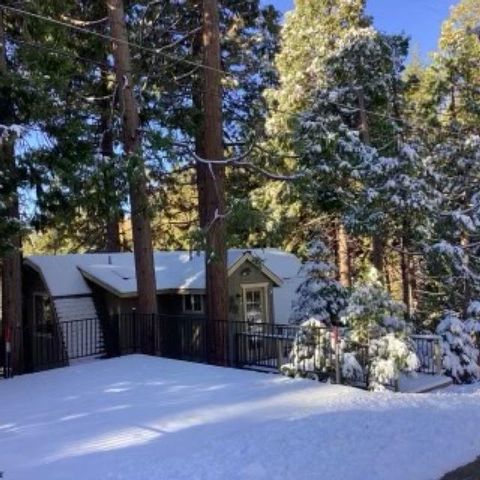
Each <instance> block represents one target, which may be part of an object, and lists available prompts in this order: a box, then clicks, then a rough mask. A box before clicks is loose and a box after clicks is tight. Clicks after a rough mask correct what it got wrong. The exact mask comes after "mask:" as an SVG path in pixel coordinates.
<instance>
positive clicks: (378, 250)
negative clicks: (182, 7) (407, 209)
mask: <svg viewBox="0 0 480 480" xmlns="http://www.w3.org/2000/svg"><path fill="white" fill-rule="evenodd" d="M358 108H359V112H360V131H361V132H362V138H363V142H364V143H365V144H366V145H370V130H369V127H368V118H367V111H366V108H365V97H364V94H363V90H362V89H360V90H359V91H358ZM383 256H384V243H383V238H382V235H381V233H375V234H374V235H373V237H372V255H371V259H372V263H373V266H374V267H375V268H376V269H377V270H378V273H379V274H380V276H383V269H384V263H383Z"/></svg>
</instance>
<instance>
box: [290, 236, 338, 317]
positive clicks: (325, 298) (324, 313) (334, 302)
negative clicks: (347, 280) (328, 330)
mask: <svg viewBox="0 0 480 480" xmlns="http://www.w3.org/2000/svg"><path fill="white" fill-rule="evenodd" d="M308 253H309V259H308V262H307V263H306V264H305V265H304V266H303V268H302V272H303V274H304V275H305V281H304V282H303V283H302V284H301V285H300V286H299V287H298V290H297V297H296V299H295V300H294V302H293V305H292V314H291V317H290V321H291V322H292V323H300V322H302V321H305V320H307V319H312V318H314V319H317V320H319V321H320V322H323V323H324V324H326V325H331V324H332V323H336V321H337V320H338V318H339V316H340V313H341V311H342V310H343V309H344V308H345V305H346V297H347V291H346V289H345V288H344V287H342V285H340V283H339V282H338V281H337V280H336V279H335V273H336V268H335V266H334V265H333V264H332V263H331V262H330V260H329V256H330V252H329V250H328V248H327V246H326V245H325V244H324V243H323V242H321V241H314V242H312V243H311V244H310V246H309V252H308Z"/></svg>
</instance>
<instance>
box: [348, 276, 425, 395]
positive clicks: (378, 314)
mask: <svg viewBox="0 0 480 480" xmlns="http://www.w3.org/2000/svg"><path fill="white" fill-rule="evenodd" d="M404 311H405V308H404V305H403V304H402V303H400V302H397V301H395V300H393V299H392V298H391V296H390V294H389V293H388V292H387V291H386V290H385V289H384V287H383V285H382V284H381V282H380V281H379V279H378V274H377V273H376V271H375V270H372V271H370V272H369V274H368V276H367V278H366V279H365V280H363V281H361V282H360V283H358V284H357V285H356V286H355V288H354V290H353V292H352V295H351V296H350V301H349V303H348V306H347V308H346V309H345V314H344V317H343V321H344V322H345V324H346V326H347V328H349V330H350V336H351V338H352V340H354V341H356V342H359V343H362V344H368V346H369V351H368V355H369V361H370V371H369V374H370V375H369V376H370V379H369V380H370V388H373V389H375V390H379V389H381V388H384V386H394V385H395V383H396V382H397V380H398V378H399V376H400V373H401V372H406V373H409V372H413V371H415V370H416V369H417V368H418V366H419V360H418V358H417V356H416V354H415V345H414V343H413V342H412V341H411V339H410V338H409V333H410V327H409V325H408V324H407V323H406V322H405V320H404V319H403V314H404Z"/></svg>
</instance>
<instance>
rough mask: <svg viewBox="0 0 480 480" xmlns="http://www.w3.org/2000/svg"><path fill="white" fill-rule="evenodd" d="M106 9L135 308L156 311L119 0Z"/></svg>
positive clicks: (137, 135) (135, 108) (144, 181)
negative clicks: (126, 173) (125, 168)
mask: <svg viewBox="0 0 480 480" xmlns="http://www.w3.org/2000/svg"><path fill="white" fill-rule="evenodd" d="M105 3H106V7H107V10H108V18H109V24H110V30H111V35H112V37H113V38H115V39H118V41H115V40H114V41H113V42H112V53H113V57H114V60H115V74H116V79H117V84H118V89H119V100H120V106H121V109H122V112H123V118H122V127H123V144H124V150H125V155H126V157H127V159H128V161H129V170H130V171H131V174H130V175H131V177H130V206H131V210H132V212H131V219H132V231H133V232H132V233H133V245H134V247H133V251H134V257H135V270H136V277H137V291H138V312H139V313H144V314H152V313H157V298H156V283H155V268H154V258H153V246H152V231H151V223H150V215H149V203H148V195H147V178H146V174H145V165H144V162H143V158H142V151H141V150H142V148H141V147H142V146H141V137H140V118H139V114H138V104H137V101H136V99H135V96H134V91H133V87H134V86H133V77H132V68H131V60H130V49H129V46H128V44H127V43H126V42H127V41H128V35H127V27H126V24H125V12H124V9H123V0H105Z"/></svg>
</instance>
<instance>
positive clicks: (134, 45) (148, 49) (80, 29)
mask: <svg viewBox="0 0 480 480" xmlns="http://www.w3.org/2000/svg"><path fill="white" fill-rule="evenodd" d="M0 8H2V9H4V10H7V11H10V12H15V13H18V14H20V15H24V16H28V17H32V18H36V19H37V20H43V21H45V22H49V23H52V24H54V25H59V26H62V27H65V28H69V29H71V30H75V31H77V32H81V33H86V34H89V35H93V36H95V37H98V38H101V39H103V40H108V41H109V42H117V43H122V44H124V45H128V46H129V47H132V48H136V49H138V50H141V51H144V52H147V53H150V54H152V55H159V56H162V57H164V58H167V59H169V60H172V61H175V62H178V63H185V64H187V65H190V66H195V67H198V68H203V69H205V70H211V71H215V72H217V73H220V74H221V75H223V76H231V75H230V74H229V73H228V72H225V71H224V70H219V69H217V68H213V67H209V66H207V65H204V64H203V63H198V62H194V61H193V60H186V59H184V58H179V57H177V56H176V55H172V54H170V53H165V52H163V51H162V49H157V48H151V47H146V46H144V45H140V44H138V43H134V42H129V41H125V40H122V39H119V38H115V37H112V36H111V35H106V34H104V33H100V32H95V31H93V30H89V29H88V28H84V27H80V26H77V25H72V24H70V23H67V22H63V21H61V20H57V19H55V18H51V17H46V16H44V15H40V14H38V13H34V12H29V11H27V10H22V9H20V8H16V7H10V6H7V5H0ZM162 48H166V47H162Z"/></svg>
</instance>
